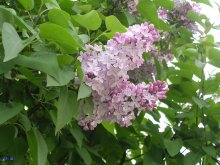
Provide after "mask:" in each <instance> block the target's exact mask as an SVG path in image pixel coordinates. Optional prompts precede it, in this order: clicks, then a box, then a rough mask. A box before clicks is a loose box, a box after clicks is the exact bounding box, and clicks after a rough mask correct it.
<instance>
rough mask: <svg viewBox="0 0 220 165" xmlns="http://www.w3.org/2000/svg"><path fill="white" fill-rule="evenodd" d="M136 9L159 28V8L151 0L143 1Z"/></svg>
mask: <svg viewBox="0 0 220 165" xmlns="http://www.w3.org/2000/svg"><path fill="white" fill-rule="evenodd" d="M136 8H137V10H138V11H139V13H140V14H141V15H142V16H143V17H145V18H146V19H147V20H149V21H150V22H151V23H153V24H154V25H155V26H156V27H158V26H159V24H158V22H159V18H158V14H157V8H156V6H155V4H154V3H153V2H152V1H151V0H141V1H140V3H139V4H138V5H137V7H136Z"/></svg>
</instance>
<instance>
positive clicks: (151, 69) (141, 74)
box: [128, 51, 174, 81]
mask: <svg viewBox="0 0 220 165" xmlns="http://www.w3.org/2000/svg"><path fill="white" fill-rule="evenodd" d="M154 57H157V60H158V62H159V63H160V64H161V65H162V62H163V61H165V62H166V63H168V62H169V61H172V60H173V58H174V56H173V55H172V53H171V52H170V51H159V52H158V51H152V52H151V54H150V58H149V60H148V61H145V62H144V64H143V65H141V66H140V67H139V68H136V69H134V70H132V71H129V72H128V74H129V76H130V79H132V80H135V81H140V80H142V81H143V80H153V79H154V77H155V76H156V75H157V70H156V66H155V63H154Z"/></svg>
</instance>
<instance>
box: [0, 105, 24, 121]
mask: <svg viewBox="0 0 220 165" xmlns="http://www.w3.org/2000/svg"><path fill="white" fill-rule="evenodd" d="M23 108H24V107H23V106H22V105H21V104H18V103H16V104H12V105H6V104H3V103H0V124H3V123H5V122H6V121H8V120H9V119H11V118H13V117H14V116H16V115H17V114H18V113H19V112H21V111H22V110H23Z"/></svg>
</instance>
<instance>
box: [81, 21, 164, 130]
mask: <svg viewBox="0 0 220 165" xmlns="http://www.w3.org/2000/svg"><path fill="white" fill-rule="evenodd" d="M159 38H160V37H159V34H158V33H157V31H156V30H155V28H154V26H153V25H149V24H147V23H143V24H141V25H133V26H130V27H129V28H128V30H127V32H126V33H122V34H120V33H116V34H115V36H114V37H113V39H110V40H108V42H107V44H106V45H104V46H99V45H94V46H92V45H87V47H86V48H87V50H86V52H81V54H80V57H79V60H80V61H81V63H82V70H83V72H84V82H85V84H86V85H88V86H90V87H91V88H92V91H93V92H92V96H93V103H94V110H93V113H92V114H81V115H80V116H79V124H80V125H81V126H83V128H84V129H85V130H93V129H94V128H95V127H96V126H97V124H99V123H101V122H102V121H103V120H104V121H109V122H111V123H114V122H116V123H118V124H120V125H121V126H129V125H131V120H134V119H135V113H134V110H135V109H137V110H138V111H144V110H145V109H148V110H149V111H151V110H152V109H153V108H155V107H156V106H157V102H158V101H159V100H160V99H164V98H165V94H166V92H167V91H168V88H167V85H166V83H165V82H161V81H155V82H152V83H149V84H146V83H140V84H134V83H132V82H130V81H129V75H128V71H131V70H134V69H136V68H139V67H140V66H141V65H142V64H143V63H144V59H143V57H142V54H143V53H144V52H149V51H155V47H154V44H153V43H154V42H155V41H158V40H159Z"/></svg>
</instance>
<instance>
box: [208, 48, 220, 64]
mask: <svg viewBox="0 0 220 165" xmlns="http://www.w3.org/2000/svg"><path fill="white" fill-rule="evenodd" d="M208 57H209V63H210V64H212V65H214V66H216V67H219V68H220V50H219V49H216V48H209V49H208Z"/></svg>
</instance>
